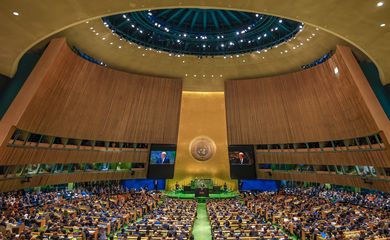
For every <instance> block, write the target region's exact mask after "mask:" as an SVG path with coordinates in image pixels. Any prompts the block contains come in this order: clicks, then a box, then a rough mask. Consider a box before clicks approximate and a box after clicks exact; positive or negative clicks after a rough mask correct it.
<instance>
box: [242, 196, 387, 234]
mask: <svg viewBox="0 0 390 240" xmlns="http://www.w3.org/2000/svg"><path fill="white" fill-rule="evenodd" d="M279 198H280V199H282V198H284V197H283V196H279ZM280 199H278V200H280ZM290 202H292V203H294V204H299V203H300V201H299V200H298V199H297V197H296V196H291V197H290V198H288V199H287V200H285V204H286V205H285V208H284V209H283V211H280V212H276V213H275V212H272V211H271V212H270V211H267V210H266V209H263V208H262V207H261V206H260V205H257V204H256V201H247V202H246V205H247V207H248V208H249V209H251V210H252V211H253V212H256V213H259V214H260V215H261V216H262V217H264V218H265V219H266V221H269V222H272V223H273V224H279V225H280V226H282V227H283V228H284V229H285V230H287V231H288V232H289V233H290V234H292V235H294V234H296V226H295V224H294V223H295V222H296V220H294V218H296V219H297V220H299V221H300V222H301V223H303V225H305V220H304V218H302V217H299V216H298V212H289V211H286V210H288V209H290V207H289V206H288V203H290ZM336 206H340V204H339V203H336ZM353 208H355V209H357V206H353ZM311 210H312V211H318V212H320V214H321V217H322V218H323V219H325V218H326V216H327V215H328V214H330V213H332V210H330V209H323V206H317V207H314V208H312V209H311ZM335 217H336V220H338V218H339V216H338V215H336V216H335ZM388 221H390V219H389V220H388ZM317 222H318V223H326V220H318V221H317ZM337 227H341V226H337V225H336V228H337ZM373 227H374V226H373V225H370V226H369V228H371V229H372V228H373ZM364 231H365V229H362V230H356V231H343V234H344V237H345V238H346V239H351V238H356V237H358V236H360V234H361V233H362V232H364ZM312 238H313V236H312V234H311V233H310V231H309V230H308V229H305V228H303V229H302V230H301V239H312ZM316 238H317V239H324V238H323V237H322V236H321V234H317V236H316ZM378 239H381V238H377V240H378ZM388 239H390V238H388Z"/></svg>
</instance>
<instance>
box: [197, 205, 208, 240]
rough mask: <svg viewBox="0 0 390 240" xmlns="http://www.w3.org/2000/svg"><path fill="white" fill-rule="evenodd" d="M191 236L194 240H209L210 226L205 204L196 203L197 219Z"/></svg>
mask: <svg viewBox="0 0 390 240" xmlns="http://www.w3.org/2000/svg"><path fill="white" fill-rule="evenodd" d="M192 234H193V235H194V238H195V240H211V226H210V221H209V218H208V216H207V210H206V203H198V209H197V218H196V220H195V224H194V229H193V230H192Z"/></svg>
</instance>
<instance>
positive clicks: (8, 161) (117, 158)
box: [0, 147, 149, 165]
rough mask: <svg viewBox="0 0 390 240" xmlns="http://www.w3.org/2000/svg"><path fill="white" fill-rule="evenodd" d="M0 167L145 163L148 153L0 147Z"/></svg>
mask: <svg viewBox="0 0 390 240" xmlns="http://www.w3.org/2000/svg"><path fill="white" fill-rule="evenodd" d="M0 156H1V165H15V164H18V165H23V164H36V163H111V162H113V163H114V162H137V163H142V162H143V163H147V162H148V157H149V151H132V152H130V151H126V152H116V151H77V150H63V149H58V150H54V149H39V148H18V147H0Z"/></svg>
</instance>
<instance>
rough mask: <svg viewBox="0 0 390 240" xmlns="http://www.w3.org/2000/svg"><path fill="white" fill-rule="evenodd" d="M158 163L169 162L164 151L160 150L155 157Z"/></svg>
mask: <svg viewBox="0 0 390 240" xmlns="http://www.w3.org/2000/svg"><path fill="white" fill-rule="evenodd" d="M157 163H158V164H169V163H170V160H169V157H168V156H167V153H166V152H162V153H161V156H160V157H159V158H158V159H157Z"/></svg>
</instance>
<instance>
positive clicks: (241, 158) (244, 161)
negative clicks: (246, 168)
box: [237, 152, 249, 165]
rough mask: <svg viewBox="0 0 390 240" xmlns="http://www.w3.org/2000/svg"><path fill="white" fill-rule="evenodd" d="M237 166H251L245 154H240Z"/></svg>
mask: <svg viewBox="0 0 390 240" xmlns="http://www.w3.org/2000/svg"><path fill="white" fill-rule="evenodd" d="M237 164H239V165H244V164H249V159H248V158H247V157H246V156H245V153H243V152H239V153H238V159H237Z"/></svg>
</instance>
